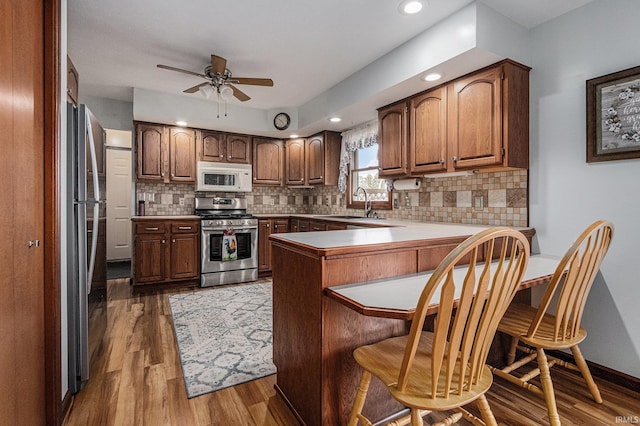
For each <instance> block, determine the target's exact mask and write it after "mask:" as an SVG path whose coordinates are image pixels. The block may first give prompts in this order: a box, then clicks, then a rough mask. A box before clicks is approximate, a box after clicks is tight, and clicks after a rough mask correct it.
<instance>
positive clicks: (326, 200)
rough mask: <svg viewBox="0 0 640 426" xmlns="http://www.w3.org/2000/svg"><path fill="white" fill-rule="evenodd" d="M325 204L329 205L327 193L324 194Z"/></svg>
mask: <svg viewBox="0 0 640 426" xmlns="http://www.w3.org/2000/svg"><path fill="white" fill-rule="evenodd" d="M324 205H325V206H328V205H329V196H328V195H325V196H324Z"/></svg>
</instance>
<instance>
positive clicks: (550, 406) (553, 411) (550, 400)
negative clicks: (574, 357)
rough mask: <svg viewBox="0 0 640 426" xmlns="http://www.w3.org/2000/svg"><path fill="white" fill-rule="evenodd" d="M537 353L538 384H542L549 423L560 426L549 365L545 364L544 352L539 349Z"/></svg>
mask: <svg viewBox="0 0 640 426" xmlns="http://www.w3.org/2000/svg"><path fill="white" fill-rule="evenodd" d="M537 353H538V368H539V369H540V382H541V383H542V390H543V391H544V399H545V401H546V402H547V411H548V412H549V423H550V424H551V426H560V425H561V423H560V416H559V415H558V408H557V407H556V397H555V395H554V392H553V382H552V381H551V372H550V371H549V364H547V357H546V355H545V354H544V350H542V349H540V348H538V349H537Z"/></svg>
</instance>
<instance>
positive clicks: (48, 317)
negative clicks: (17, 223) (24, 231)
mask: <svg viewBox="0 0 640 426" xmlns="http://www.w3.org/2000/svg"><path fill="white" fill-rule="evenodd" d="M42 3H43V7H44V17H43V19H44V22H43V27H44V28H43V37H44V51H43V52H42V55H43V57H44V69H43V75H44V99H43V106H44V117H43V119H44V132H43V145H44V188H43V189H44V289H43V290H44V318H45V324H44V333H45V341H44V348H45V351H44V353H45V357H44V363H45V370H44V371H45V389H44V392H45V419H46V423H47V424H55V425H59V424H61V423H62V418H63V416H64V413H65V411H66V408H65V406H66V407H68V405H69V404H70V402H71V398H70V394H69V393H68V392H67V395H65V398H64V402H63V400H62V389H61V387H62V377H61V365H60V363H61V361H62V359H61V357H62V354H61V352H62V351H61V324H60V321H61V312H60V305H61V303H60V302H61V294H60V291H61V282H60V271H61V269H60V232H61V229H60V225H61V219H62V218H61V214H60V178H61V177H60V155H61V152H60V112H61V111H60V103H61V93H60V92H61V90H60V86H61V81H62V79H61V72H60V69H61V67H60V52H61V48H60V43H61V41H60V40H61V37H60V33H61V28H60V25H61V24H60V22H61V18H60V16H61V9H62V7H61V1H60V0H43V2H42Z"/></svg>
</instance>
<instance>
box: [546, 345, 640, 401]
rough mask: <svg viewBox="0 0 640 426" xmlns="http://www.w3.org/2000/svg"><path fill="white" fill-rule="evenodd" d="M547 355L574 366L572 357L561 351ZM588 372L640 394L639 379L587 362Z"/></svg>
mask: <svg viewBox="0 0 640 426" xmlns="http://www.w3.org/2000/svg"><path fill="white" fill-rule="evenodd" d="M546 352H547V354H548V355H550V356H553V357H556V358H558V359H561V360H562V361H567V362H571V363H573V364H575V361H574V359H573V355H571V354H568V353H566V352H561V351H546ZM587 365H588V366H589V371H591V375H592V376H594V377H598V378H600V379H604V380H606V381H608V382H611V383H615V384H616V385H620V386H622V387H624V388H626V389H629V390H632V391H634V392H638V393H640V378H638V377H633V376H630V375H628V374H626V373H623V372H621V371H616V370H614V369H612V368H609V367H605V366H604V365H600V364H596V363H595V362H591V361H587Z"/></svg>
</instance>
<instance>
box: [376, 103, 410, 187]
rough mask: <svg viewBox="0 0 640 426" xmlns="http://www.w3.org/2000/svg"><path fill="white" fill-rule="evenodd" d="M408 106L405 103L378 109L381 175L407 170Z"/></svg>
mask: <svg viewBox="0 0 640 426" xmlns="http://www.w3.org/2000/svg"><path fill="white" fill-rule="evenodd" d="M406 111H407V107H406V105H405V104H404V103H401V104H396V105H390V106H388V107H386V108H382V109H380V110H379V111H378V162H379V164H380V171H379V176H397V175H403V174H406V172H407V156H406V152H405V149H406V147H405V146H406V138H407V124H406V122H407V120H406V114H407V112H406Z"/></svg>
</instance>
